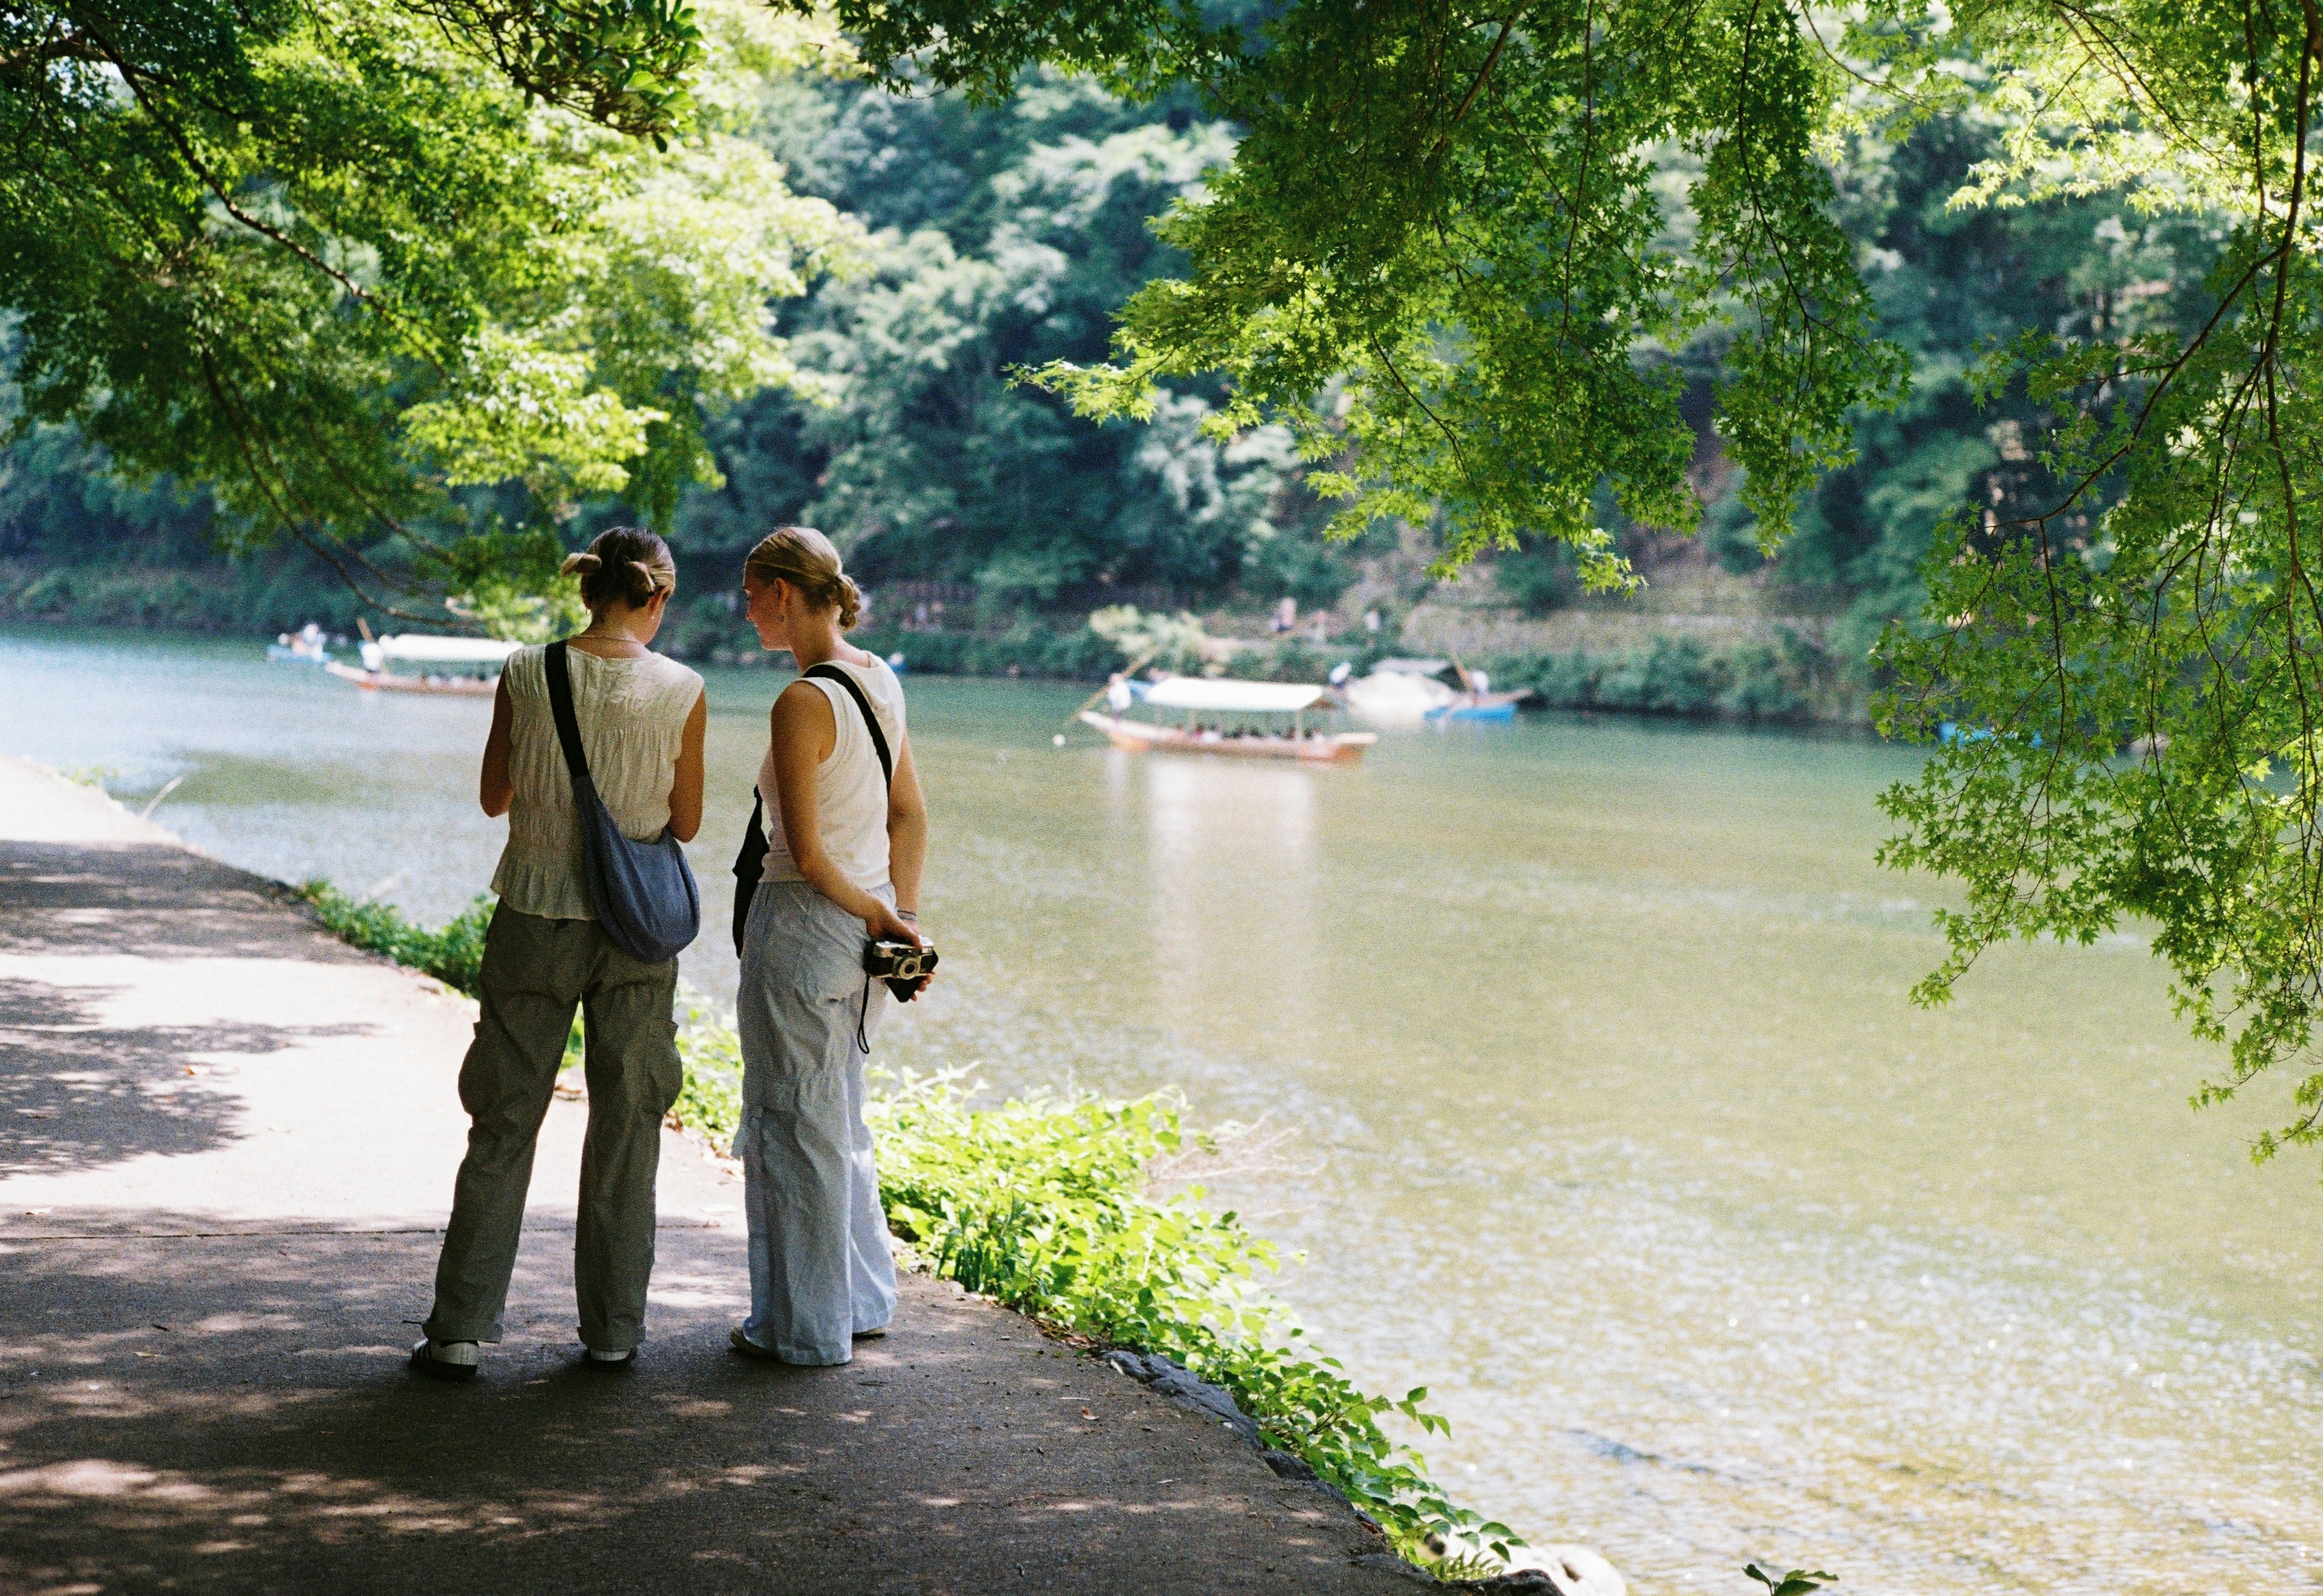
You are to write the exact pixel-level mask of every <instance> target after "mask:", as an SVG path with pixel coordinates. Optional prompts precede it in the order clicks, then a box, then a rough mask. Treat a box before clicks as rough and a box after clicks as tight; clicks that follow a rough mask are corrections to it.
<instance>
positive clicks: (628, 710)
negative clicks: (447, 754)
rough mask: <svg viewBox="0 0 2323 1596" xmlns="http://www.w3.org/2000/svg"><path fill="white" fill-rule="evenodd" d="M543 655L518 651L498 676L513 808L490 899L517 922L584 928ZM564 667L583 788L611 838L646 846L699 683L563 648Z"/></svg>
mask: <svg viewBox="0 0 2323 1596" xmlns="http://www.w3.org/2000/svg"><path fill="white" fill-rule="evenodd" d="M547 652H548V651H547V650H546V649H545V648H519V649H518V650H517V651H516V652H515V653H514V654H512V655H510V656H509V661H508V664H507V665H504V666H502V667H501V676H500V679H501V680H502V681H503V682H505V683H508V693H509V710H510V723H509V776H510V779H511V780H512V781H513V782H514V783H515V784H516V797H515V800H514V801H513V802H512V803H510V805H509V836H508V847H507V848H504V849H502V850H501V852H500V868H499V869H497V870H495V871H493V872H492V890H493V891H494V892H496V893H498V894H500V902H501V903H506V904H507V905H508V906H509V907H510V908H511V909H514V910H517V911H519V913H525V914H537V915H539V916H540V917H541V918H543V919H545V920H594V919H596V918H597V911H596V908H595V907H594V906H593V905H592V903H590V902H589V878H588V876H586V875H585V874H584V873H583V872H584V871H585V869H586V864H585V855H584V851H583V850H584V848H585V846H586V845H585V844H584V843H583V840H582V838H581V818H580V816H579V815H578V814H577V813H576V812H574V807H573V777H572V775H571V774H570V773H569V772H568V771H566V769H565V749H564V747H563V745H562V744H560V743H559V742H558V741H557V740H556V717H555V716H554V715H552V714H551V713H550V712H549V708H548V671H547V666H546V656H547ZM565 663H566V666H567V671H568V674H570V675H571V677H572V679H573V718H574V720H577V721H579V722H580V725H581V750H582V752H583V754H585V755H586V756H587V757H588V760H589V779H590V780H591V781H592V782H593V783H594V784H596V788H597V796H598V797H600V798H601V799H603V800H604V801H605V808H606V810H607V811H608V812H610V813H611V815H612V817H613V823H614V824H615V825H617V826H619V827H620V829H621V833H622V835H623V836H626V837H630V838H634V839H636V840H638V841H639V842H650V841H651V840H653V839H655V838H656V837H658V836H660V835H661V829H662V828H663V827H664V826H666V825H667V824H669V790H670V787H671V785H672V784H674V783H675V781H676V779H677V755H678V750H679V748H680V747H681V745H682V744H683V743H684V740H685V720H686V717H687V716H689V715H691V714H693V706H694V703H695V702H696V701H698V700H699V699H700V698H701V697H702V678H701V677H700V676H697V675H695V674H693V672H692V671H690V670H688V669H686V668H685V667H684V665H680V664H678V663H677V662H676V661H675V660H674V659H669V658H666V657H665V656H662V655H658V654H647V655H645V656H642V657H639V658H633V659H600V658H598V657H597V656H595V655H593V654H583V652H582V651H581V650H580V649H578V648H568V649H566V650H565Z"/></svg>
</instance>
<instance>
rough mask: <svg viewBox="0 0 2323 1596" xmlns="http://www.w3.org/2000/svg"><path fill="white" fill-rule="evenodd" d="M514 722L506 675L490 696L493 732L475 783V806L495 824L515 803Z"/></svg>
mask: <svg viewBox="0 0 2323 1596" xmlns="http://www.w3.org/2000/svg"><path fill="white" fill-rule="evenodd" d="M515 718H516V711H515V710H514V709H513V708H512V707H511V706H510V703H509V684H508V675H507V673H505V672H503V673H501V675H500V690H499V691H498V692H497V693H493V694H492V729H491V731H490V732H488V733H486V734H485V737H484V773H483V775H482V777H481V778H480V779H479V780H478V781H477V783H476V802H477V803H481V804H482V805H483V806H484V812H485V813H486V814H488V815H491V817H492V818H493V819H494V820H498V819H499V818H500V816H502V815H504V814H506V813H507V812H509V805H510V804H511V803H515V802H516V780H515V778H514V777H512V776H511V775H509V726H510V722H511V721H513V720H515Z"/></svg>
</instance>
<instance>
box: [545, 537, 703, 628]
mask: <svg viewBox="0 0 2323 1596" xmlns="http://www.w3.org/2000/svg"><path fill="white" fill-rule="evenodd" d="M558 569H559V571H560V572H561V573H563V574H565V575H566V576H578V577H580V579H581V601H582V602H583V603H584V604H586V605H588V606H589V608H590V609H592V610H601V609H603V608H604V607H605V606H606V605H608V604H611V603H613V602H615V601H620V602H621V603H625V604H627V605H629V608H630V609H632V610H641V609H643V608H644V607H645V606H646V605H647V604H648V603H651V602H652V601H653V596H654V594H655V593H657V592H660V591H661V590H662V589H664V588H667V589H669V590H670V591H671V592H675V591H676V589H677V562H676V561H675V560H673V559H672V558H670V553H669V545H667V544H666V543H664V542H663V541H662V540H661V539H660V537H657V536H656V535H655V534H653V533H651V532H648V531H647V530H646V529H645V528H644V527H611V528H609V529H607V530H605V531H603V532H600V533H598V534H597V537H596V541H595V542H593V543H592V544H590V546H589V549H588V552H587V553H585V554H578V555H565V564H563V565H561V566H560V567H558Z"/></svg>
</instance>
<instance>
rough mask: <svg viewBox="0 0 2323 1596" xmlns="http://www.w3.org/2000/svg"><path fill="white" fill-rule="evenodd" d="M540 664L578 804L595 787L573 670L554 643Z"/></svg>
mask: <svg viewBox="0 0 2323 1596" xmlns="http://www.w3.org/2000/svg"><path fill="white" fill-rule="evenodd" d="M541 663H542V665H543V666H544V667H545V668H546V672H547V674H548V712H549V713H550V714H552V715H554V716H555V717H556V741H557V743H558V745H559V746H560V747H562V748H564V750H565V770H566V771H567V772H569V773H570V774H571V775H572V777H573V795H574V799H575V800H576V801H578V799H579V797H580V795H581V792H582V790H583V788H593V787H594V785H595V784H594V783H593V782H592V781H591V780H590V777H589V756H588V755H587V754H586V753H584V752H583V750H582V748H581V722H580V720H579V719H578V718H577V717H575V716H574V713H573V676H572V667H571V666H569V665H566V664H565V645H564V644H562V643H551V644H550V645H549V646H548V647H547V648H546V651H544V653H543V655H542V660H541Z"/></svg>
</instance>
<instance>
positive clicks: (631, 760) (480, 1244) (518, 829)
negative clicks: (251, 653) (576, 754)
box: [411, 527, 709, 1377]
mask: <svg viewBox="0 0 2323 1596" xmlns="http://www.w3.org/2000/svg"><path fill="white" fill-rule="evenodd" d="M565 571H566V572H567V573H577V574H578V575H579V576H580V578H581V597H582V600H583V602H585V603H586V604H587V605H588V606H589V626H588V628H587V629H586V630H585V631H583V632H581V633H580V634H578V635H577V636H575V637H572V638H570V639H568V640H567V644H566V648H565V657H566V661H567V669H568V674H569V675H570V678H571V681H572V689H573V711H574V720H577V721H578V722H579V724H580V732H581V743H582V748H583V751H584V752H585V753H586V755H587V758H588V766H589V774H590V775H591V778H592V780H593V781H594V783H595V784H596V788H597V794H598V796H599V797H600V798H601V799H602V800H603V802H604V804H605V807H606V809H607V810H608V811H610V812H611V815H612V817H613V821H614V823H615V824H617V825H618V826H619V827H620V830H622V832H623V833H624V834H626V835H628V836H629V837H631V838H635V839H651V838H654V837H657V836H659V835H660V834H661V831H662V829H663V827H664V826H666V827H668V829H669V830H671V831H672V832H674V833H675V835H676V836H677V838H678V839H679V840H681V841H685V840H690V839H692V838H693V834H694V833H695V832H696V831H697V830H701V827H702V732H703V729H704V728H705V727H706V725H707V724H708V720H709V708H708V705H707V704H706V703H705V702H704V701H703V698H702V678H701V677H700V676H698V675H696V674H694V673H693V672H692V671H690V670H688V669H686V668H685V667H684V665H679V664H677V663H676V662H675V660H671V659H666V658H665V657H663V656H660V655H658V654H655V653H654V652H652V650H651V649H650V648H648V647H647V645H648V644H650V643H651V642H652V641H653V639H654V634H655V633H656V632H657V631H658V630H659V629H660V628H661V623H662V617H663V615H664V614H665V613H666V612H667V610H668V609H669V599H670V594H671V593H672V592H675V590H676V587H677V570H676V567H675V565H674V564H672V563H671V560H670V556H669V546H668V545H666V544H665V543H664V542H662V540H661V539H660V538H658V537H655V536H654V535H653V534H652V533H650V532H645V531H638V530H636V529H633V528H629V527H617V528H615V529H614V530H612V531H610V532H606V533H604V534H602V535H601V536H600V537H598V538H597V540H596V542H594V543H592V544H591V545H590V546H589V552H588V553H587V554H583V555H574V556H573V557H572V558H570V559H568V560H567V561H565ZM546 653H547V651H546V649H542V648H520V649H519V650H517V651H516V652H515V653H514V654H512V655H510V656H509V660H508V664H507V665H506V667H505V668H504V669H503V670H502V672H501V673H500V690H499V693H498V695H497V697H496V698H495V699H494V701H493V705H492V729H491V735H490V737H489V738H487V739H486V741H485V743H484V768H483V779H482V784H481V789H480V793H479V795H480V797H481V798H482V803H483V808H484V812H485V813H486V814H488V815H494V816H498V815H503V814H504V815H506V816H508V817H509V838H508V846H507V848H506V849H505V850H504V851H503V852H502V853H501V855H500V868H499V869H498V870H497V871H496V872H494V874H493V876H492V890H493V891H494V892H496V893H498V894H500V906H499V907H498V908H497V909H495V910H494V911H493V912H492V922H491V930H490V931H488V932H487V933H486V935H485V939H484V962H483V968H482V976H481V978H480V982H479V986H480V990H479V993H478V996H479V998H480V1000H481V1012H480V1013H479V1014H478V1016H477V1019H476V1040H475V1041H474V1042H473V1044H471V1045H470V1047H469V1049H468V1057H467V1060H466V1062H464V1064H462V1065H461V1067H460V1102H461V1105H462V1106H464V1108H466V1109H467V1111H468V1114H469V1118H470V1120H471V1121H472V1124H471V1127H470V1129H469V1132H468V1153H467V1157H466V1158H464V1160H461V1164H460V1174H459V1179H458V1181H457V1183H456V1185H455V1186H454V1190H453V1197H452V1221H451V1224H450V1225H449V1227H448V1228H447V1229H446V1230H445V1233H444V1252H443V1256H442V1258H441V1260H440V1261H438V1262H437V1264H436V1305H435V1308H434V1311H433V1312H431V1313H430V1314H429V1315H428V1316H427V1335H426V1336H424V1337H423V1338H422V1339H421V1340H420V1342H419V1344H418V1345H417V1346H415V1347H414V1348H412V1353H411V1356H412V1362H414V1363H415V1364H417V1365H418V1366H419V1367H420V1368H421V1369H422V1370H424V1371H427V1372H428V1373H433V1374H443V1375H446V1376H452V1377H459V1376H464V1375H468V1374H473V1373H474V1372H475V1370H476V1364H477V1344H478V1343H480V1342H487V1341H498V1340H499V1339H500V1314H501V1309H502V1307H503V1305H504V1304H505V1303H506V1301H507V1299H508V1287H509V1273H510V1270H511V1269H512V1268H513V1267H514V1266H515V1262H516V1249H517V1238H518V1233H519V1231H520V1230H521V1229H522V1227H523V1225H524V1199H525V1190H526V1188H527V1187H528V1185H530V1183H531V1180H532V1154H533V1144H534V1142H535V1141H536V1140H537V1138H538V1136H539V1134H540V1122H541V1118H542V1116H543V1115H544V1114H546V1113H547V1111H548V1102H549V1097H550V1095H551V1094H552V1093H553V1092H554V1091H555V1089H556V1073H557V1069H558V1068H559V1066H560V1065H561V1064H562V1062H563V1059H564V1056H565V1039H566V1038H567V1037H568V1036H569V1035H570V1034H571V1032H572V1029H573V1013H574V1008H575V1007H578V1008H579V1009H580V1010H581V1012H582V1014H583V1018H584V1021H585V1032H586V1037H587V1042H588V1063H587V1069H588V1083H589V1131H588V1141H587V1143H586V1145H585V1147H584V1148H583V1152H582V1156H581V1197H580V1209H579V1215H580V1217H579V1224H578V1226H577V1228H576V1230H575V1232H574V1247H573V1283H574V1290H575V1293H576V1295H577V1296H578V1298H579V1299H580V1312H581V1324H580V1331H581V1340H582V1343H583V1345H584V1346H586V1348H587V1349H588V1358H587V1362H589V1364H590V1365H592V1366H594V1367H615V1366H619V1365H621V1364H625V1363H627V1362H629V1361H630V1360H631V1359H632V1358H633V1357H634V1356H635V1354H636V1352H637V1348H638V1343H639V1342H640V1341H642V1340H643V1339H644V1336H645V1316H646V1282H647V1279H648V1278H649V1277H650V1276H651V1275H652V1273H653V1261H654V1178H655V1176H656V1174H657V1172H658V1169H659V1167H660V1162H661V1122H662V1116H663V1115H664V1114H666V1113H668V1111H669V1105H671V1104H672V1103H674V1102H675V1101H676V1100H677V1092H678V1086H679V1082H680V1069H679V1064H678V1058H677V1046H676V1042H675V1030H676V1027H675V1025H674V1024H673V1023H671V1015H672V1009H673V1006H674V1002H675V997H676V993H677V960H676V959H675V958H672V959H664V960H663V961H661V962H660V963H658V964H647V963H644V962H641V961H640V960H638V959H633V958H631V957H630V956H629V955H628V954H627V953H624V952H623V951H622V950H621V949H620V948H618V947H616V946H615V945H614V944H613V942H612V940H611V938H609V937H608V936H607V935H606V934H605V932H604V931H603V930H602V929H601V927H600V926H599V925H598V923H597V916H596V911H595V908H594V907H593V905H592V902H591V899H590V895H589V884H588V877H587V876H586V874H585V869H586V866H585V854H584V851H583V849H584V844H583V834H582V830H581V821H580V817H579V814H578V812H577V810H576V809H575V807H574V794H573V781H572V777H571V775H570V774H569V773H568V771H567V768H566V766H565V755H564V752H563V748H562V746H561V745H560V744H559V742H558V741H557V735H556V720H555V717H554V714H553V712H552V711H551V710H550V707H549V698H548V679H547V670H546Z"/></svg>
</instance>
